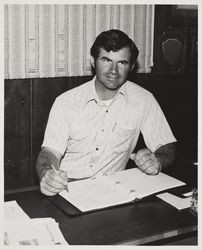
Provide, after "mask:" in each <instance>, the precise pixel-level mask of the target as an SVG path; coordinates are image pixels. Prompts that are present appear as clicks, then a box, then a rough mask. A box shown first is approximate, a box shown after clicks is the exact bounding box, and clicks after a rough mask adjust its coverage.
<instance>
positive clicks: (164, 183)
mask: <svg viewBox="0 0 202 250" xmlns="http://www.w3.org/2000/svg"><path fill="white" fill-rule="evenodd" d="M182 185H185V183H184V182H182V181H179V180H177V179H175V178H173V177H171V176H169V175H166V174H164V173H159V174H158V175H147V174H145V173H143V172H141V171H140V170H139V169H138V168H133V169H128V170H123V171H119V172H116V173H115V174H113V175H103V176H97V177H92V178H89V179H84V180H79V181H74V182H70V183H69V184H68V188H69V192H67V191H66V190H64V191H62V192H60V193H59V194H58V195H56V196H54V197H51V199H52V201H54V203H56V205H58V206H59V207H61V208H62V209H63V210H64V211H65V212H67V213H68V211H69V213H68V214H70V215H71V214H72V215H73V214H78V211H80V212H82V213H85V212H89V211H95V210H99V209H103V208H108V207H113V206H117V205H123V204H126V203H131V202H135V201H137V200H140V199H142V198H144V197H147V196H149V195H152V194H156V193H159V192H161V191H164V190H167V189H170V188H174V187H178V186H182ZM68 202H69V203H71V204H72V205H73V206H71V205H69V203H68ZM66 206H67V207H66ZM74 207H75V208H77V209H76V210H75V211H73V210H74V209H73V208H74Z"/></svg>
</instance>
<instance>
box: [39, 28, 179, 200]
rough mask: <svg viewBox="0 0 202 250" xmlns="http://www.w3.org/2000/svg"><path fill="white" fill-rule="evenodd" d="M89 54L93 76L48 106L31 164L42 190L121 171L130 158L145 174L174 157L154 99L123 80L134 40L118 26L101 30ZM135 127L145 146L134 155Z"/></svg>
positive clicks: (132, 58) (129, 67)
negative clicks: (40, 141) (35, 157)
mask: <svg viewBox="0 0 202 250" xmlns="http://www.w3.org/2000/svg"><path fill="white" fill-rule="evenodd" d="M91 56H92V57H91V63H92V66H93V67H94V68H95V72H96V75H95V77H94V79H93V80H92V81H90V82H87V83H85V84H83V85H81V86H79V87H76V88H74V89H71V90H69V91H67V92H65V93H63V94H62V95H60V96H59V97H57V98H56V100H55V102H54V104H53V107H52V109H51V111H50V115H49V120H48V123H47V127H46V131H45V136H44V141H43V145H42V150H41V152H40V154H39V156H38V161H37V166H36V167H37V172H38V175H39V178H40V188H41V192H42V193H44V194H46V195H50V196H51V195H55V194H56V193H58V192H60V191H62V190H63V189H64V188H65V187H66V186H67V183H68V181H70V180H71V179H76V180H78V179H82V178H89V177H92V176H95V175H102V174H104V173H113V172H115V171H120V170H123V169H125V167H126V164H127V161H128V160H129V158H131V159H132V160H134V162H135V164H136V165H137V166H138V167H139V168H140V169H141V171H143V172H145V173H146V174H149V175H155V174H158V173H159V171H161V169H162V168H164V167H166V166H168V165H169V164H170V163H172V161H173V159H174V152H175V143H174V142H175V141H176V140H175V138H174V136H173V134H172V132H171V130H170V128H169V125H168V123H167V121H166V119H165V117H164V115H163V113H162V111H161V109H160V107H159V105H158V103H157V102H156V100H155V99H154V97H153V95H152V94H151V93H149V92H148V91H147V90H145V89H143V88H142V87H140V86H138V85H136V84H135V83H132V82H129V81H127V76H128V74H129V72H130V71H131V70H132V69H133V67H134V65H135V62H136V59H137V56H138V49H137V47H136V45H135V44H134V42H133V41H132V40H131V39H130V38H129V37H128V36H127V35H126V34H125V33H123V32H122V31H120V30H109V31H105V32H102V33H101V34H100V35H99V36H98V37H97V38H96V40H95V42H94V44H93V46H92V48H91ZM140 132H141V133H142V134H143V137H144V140H145V144H146V145H147V148H144V149H141V150H139V151H138V152H136V153H135V154H133V153H132V152H133V150H134V148H135V146H136V143H137V140H138V137H139V133H140ZM54 169H56V170H54Z"/></svg>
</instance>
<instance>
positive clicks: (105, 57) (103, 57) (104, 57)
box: [101, 56, 112, 61]
mask: <svg viewBox="0 0 202 250" xmlns="http://www.w3.org/2000/svg"><path fill="white" fill-rule="evenodd" d="M101 59H107V60H109V61H112V60H111V59H110V58H109V57H107V56H102V57H101Z"/></svg>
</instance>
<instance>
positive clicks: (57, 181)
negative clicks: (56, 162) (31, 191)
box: [40, 169, 67, 196]
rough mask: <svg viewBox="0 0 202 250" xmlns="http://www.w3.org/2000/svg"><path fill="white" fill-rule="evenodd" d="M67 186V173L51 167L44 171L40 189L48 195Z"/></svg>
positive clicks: (54, 193)
mask: <svg viewBox="0 0 202 250" xmlns="http://www.w3.org/2000/svg"><path fill="white" fill-rule="evenodd" d="M66 187H67V175H66V173H65V172H63V171H60V170H58V171H57V173H56V172H55V171H54V170H53V169H49V170H47V171H46V173H45V174H44V176H43V177H42V179H41V182H40V190H41V192H42V193H43V194H45V195H48V196H53V195H56V194H57V193H59V192H61V191H62V190H64V189H65V188H66Z"/></svg>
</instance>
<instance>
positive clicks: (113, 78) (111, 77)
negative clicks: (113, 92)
mask: <svg viewBox="0 0 202 250" xmlns="http://www.w3.org/2000/svg"><path fill="white" fill-rule="evenodd" d="M107 78H108V80H109V81H111V82H116V81H118V79H119V78H118V77H117V76H116V77H113V76H108V77H107Z"/></svg>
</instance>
